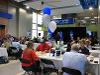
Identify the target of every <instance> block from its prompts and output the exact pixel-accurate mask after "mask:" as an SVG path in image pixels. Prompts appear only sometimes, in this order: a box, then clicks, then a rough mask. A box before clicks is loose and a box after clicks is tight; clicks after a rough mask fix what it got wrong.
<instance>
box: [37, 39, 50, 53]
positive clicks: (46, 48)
mask: <svg viewBox="0 0 100 75" xmlns="http://www.w3.org/2000/svg"><path fill="white" fill-rule="evenodd" d="M49 50H51V48H50V46H49V45H48V43H46V40H43V41H42V42H41V43H40V44H39V45H38V47H37V48H36V51H42V52H49Z"/></svg>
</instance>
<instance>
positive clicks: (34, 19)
mask: <svg viewBox="0 0 100 75" xmlns="http://www.w3.org/2000/svg"><path fill="white" fill-rule="evenodd" d="M32 17H33V20H32V22H33V23H37V13H35V12H33V15H32Z"/></svg>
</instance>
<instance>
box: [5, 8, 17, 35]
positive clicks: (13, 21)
mask: <svg viewBox="0 0 100 75" xmlns="http://www.w3.org/2000/svg"><path fill="white" fill-rule="evenodd" d="M8 13H10V14H12V15H13V18H12V19H9V22H8V25H7V31H8V34H11V35H13V36H17V29H16V28H17V24H16V8H14V7H9V10H8Z"/></svg>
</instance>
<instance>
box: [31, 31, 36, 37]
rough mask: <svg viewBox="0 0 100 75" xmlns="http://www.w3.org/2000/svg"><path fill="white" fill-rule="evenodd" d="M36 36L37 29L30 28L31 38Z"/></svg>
mask: <svg viewBox="0 0 100 75" xmlns="http://www.w3.org/2000/svg"><path fill="white" fill-rule="evenodd" d="M34 37H37V30H32V38H34Z"/></svg>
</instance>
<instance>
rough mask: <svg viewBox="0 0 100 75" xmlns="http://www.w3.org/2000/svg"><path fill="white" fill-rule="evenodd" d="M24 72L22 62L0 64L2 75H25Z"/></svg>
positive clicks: (14, 61)
mask: <svg viewBox="0 0 100 75" xmlns="http://www.w3.org/2000/svg"><path fill="white" fill-rule="evenodd" d="M23 74H24V71H23V70H22V68H21V66H20V62H19V61H18V60H11V61H10V62H9V63H7V64H0V75H23ZM50 75H57V74H56V73H52V74H50Z"/></svg>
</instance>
